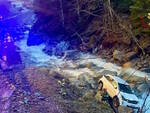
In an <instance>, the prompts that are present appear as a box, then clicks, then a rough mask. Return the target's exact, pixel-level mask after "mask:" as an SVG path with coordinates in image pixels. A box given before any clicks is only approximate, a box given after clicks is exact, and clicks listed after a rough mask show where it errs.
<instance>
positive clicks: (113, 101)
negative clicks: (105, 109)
mask: <svg viewBox="0 0 150 113" xmlns="http://www.w3.org/2000/svg"><path fill="white" fill-rule="evenodd" d="M112 104H113V107H114V108H118V107H119V99H118V97H117V96H115V97H113V99H112Z"/></svg>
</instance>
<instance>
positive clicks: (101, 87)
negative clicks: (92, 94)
mask: <svg viewBox="0 0 150 113" xmlns="http://www.w3.org/2000/svg"><path fill="white" fill-rule="evenodd" d="M102 89H103V83H102V81H100V82H99V83H98V90H100V91H101V90H102Z"/></svg>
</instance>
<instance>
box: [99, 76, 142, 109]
mask: <svg viewBox="0 0 150 113" xmlns="http://www.w3.org/2000/svg"><path fill="white" fill-rule="evenodd" d="M98 83H99V85H98V88H99V90H105V91H106V93H107V94H108V95H109V97H111V99H112V104H113V106H114V107H115V108H117V107H119V105H121V106H127V107H131V108H134V109H138V108H139V107H140V106H139V99H138V97H137V96H136V95H135V94H134V92H133V90H132V89H131V88H130V86H129V84H128V83H127V82H126V81H124V80H123V79H121V78H119V77H117V76H112V75H109V74H107V75H104V76H103V77H102V78H100V79H99V81H98Z"/></svg>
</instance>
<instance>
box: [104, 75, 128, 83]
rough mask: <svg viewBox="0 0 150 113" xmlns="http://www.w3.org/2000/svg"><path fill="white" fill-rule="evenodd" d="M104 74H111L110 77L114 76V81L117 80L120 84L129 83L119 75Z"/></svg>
mask: <svg viewBox="0 0 150 113" xmlns="http://www.w3.org/2000/svg"><path fill="white" fill-rule="evenodd" d="M106 76H111V77H112V78H114V80H115V81H117V82H118V83H120V84H125V85H129V84H128V83H127V82H126V81H125V80H123V79H121V78H120V77H117V76H112V75H106Z"/></svg>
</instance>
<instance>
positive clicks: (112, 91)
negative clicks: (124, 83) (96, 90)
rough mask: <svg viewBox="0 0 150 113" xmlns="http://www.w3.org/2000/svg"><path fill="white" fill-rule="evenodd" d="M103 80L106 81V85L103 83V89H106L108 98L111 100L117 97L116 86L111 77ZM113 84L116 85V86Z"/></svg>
mask: <svg viewBox="0 0 150 113" xmlns="http://www.w3.org/2000/svg"><path fill="white" fill-rule="evenodd" d="M105 78H106V79H107V80H106V83H105V85H106V86H105V87H106V90H107V93H108V94H109V96H110V97H112V98H113V97H114V96H115V95H117V92H118V85H117V83H116V81H115V80H114V79H113V78H112V77H110V76H105ZM114 84H116V86H115V85H114Z"/></svg>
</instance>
